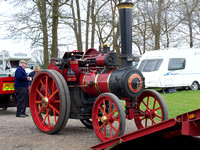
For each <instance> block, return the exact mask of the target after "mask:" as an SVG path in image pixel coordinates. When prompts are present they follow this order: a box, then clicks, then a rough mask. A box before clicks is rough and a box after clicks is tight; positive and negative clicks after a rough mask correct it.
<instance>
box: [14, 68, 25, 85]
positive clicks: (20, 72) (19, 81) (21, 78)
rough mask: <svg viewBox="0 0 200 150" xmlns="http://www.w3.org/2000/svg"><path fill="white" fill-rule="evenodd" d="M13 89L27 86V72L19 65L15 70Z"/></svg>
mask: <svg viewBox="0 0 200 150" xmlns="http://www.w3.org/2000/svg"><path fill="white" fill-rule="evenodd" d="M14 86H15V89H17V88H19V87H28V80H27V73H26V71H25V70H24V69H23V68H22V67H21V66H19V67H18V68H17V70H16V71H15V85H14Z"/></svg>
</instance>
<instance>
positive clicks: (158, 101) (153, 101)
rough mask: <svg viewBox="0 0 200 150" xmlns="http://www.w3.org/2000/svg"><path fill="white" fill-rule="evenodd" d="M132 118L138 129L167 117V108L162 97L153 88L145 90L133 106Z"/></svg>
mask: <svg viewBox="0 0 200 150" xmlns="http://www.w3.org/2000/svg"><path fill="white" fill-rule="evenodd" d="M134 115H135V117H134V120H135V124H136V126H137V128H138V129H142V128H145V127H148V126H150V125H154V124H156V123H159V122H161V121H164V120H167V119H168V109H167V105H166V103H165V100H164V99H163V97H162V96H161V95H160V94H159V93H158V92H157V91H154V90H145V91H144V92H143V93H142V94H141V95H140V96H139V97H138V101H137V105H135V106H134Z"/></svg>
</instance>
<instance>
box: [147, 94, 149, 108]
mask: <svg viewBox="0 0 200 150" xmlns="http://www.w3.org/2000/svg"><path fill="white" fill-rule="evenodd" d="M147 109H149V96H148V97H147Z"/></svg>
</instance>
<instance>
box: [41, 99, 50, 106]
mask: <svg viewBox="0 0 200 150" xmlns="http://www.w3.org/2000/svg"><path fill="white" fill-rule="evenodd" d="M48 104H49V99H48V98H47V97H43V98H42V106H44V107H47V106H48Z"/></svg>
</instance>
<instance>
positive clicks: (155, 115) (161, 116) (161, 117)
mask: <svg viewBox="0 0 200 150" xmlns="http://www.w3.org/2000/svg"><path fill="white" fill-rule="evenodd" d="M155 116H156V117H158V118H160V119H163V117H162V116H159V115H157V114H155Z"/></svg>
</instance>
